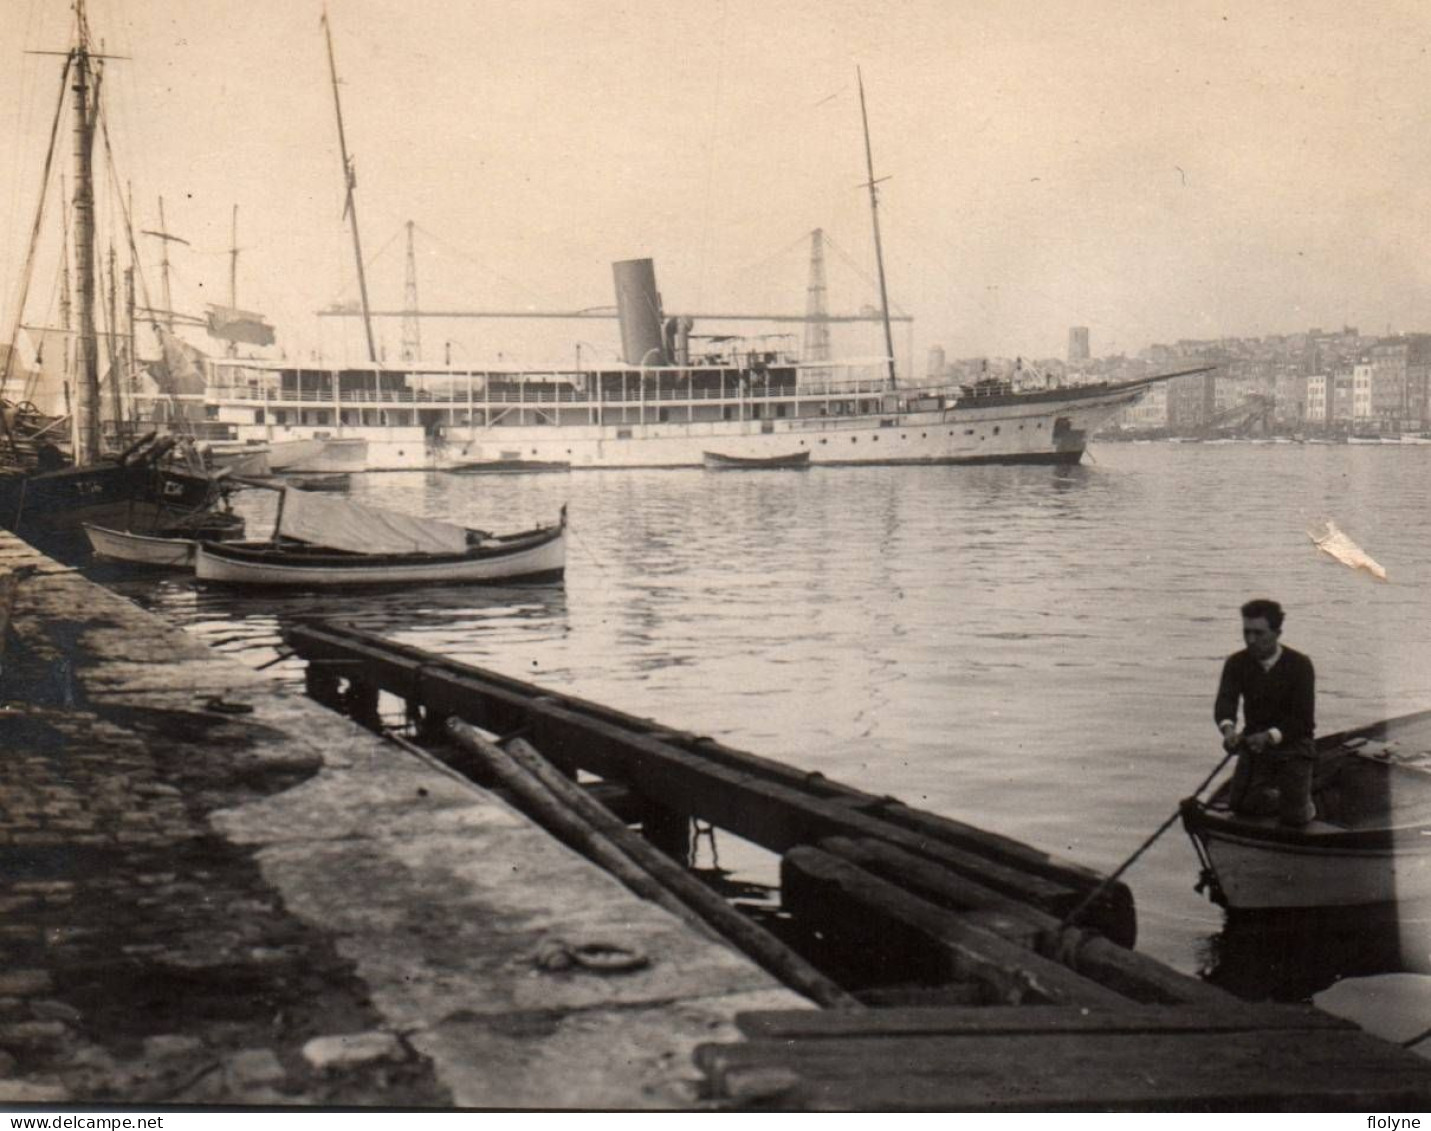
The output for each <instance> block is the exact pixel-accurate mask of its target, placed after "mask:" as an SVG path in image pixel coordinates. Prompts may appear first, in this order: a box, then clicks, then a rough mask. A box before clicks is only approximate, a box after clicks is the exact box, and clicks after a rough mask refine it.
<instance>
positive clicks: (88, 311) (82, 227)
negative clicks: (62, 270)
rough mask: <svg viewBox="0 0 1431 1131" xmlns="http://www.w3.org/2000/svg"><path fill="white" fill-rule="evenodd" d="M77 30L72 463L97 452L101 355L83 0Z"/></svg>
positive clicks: (88, 61)
mask: <svg viewBox="0 0 1431 1131" xmlns="http://www.w3.org/2000/svg"><path fill="white" fill-rule="evenodd" d="M75 16H76V20H77V21H78V31H77V33H76V37H75V46H74V49H73V50H72V51H71V52H70V59H71V65H72V67H73V69H74V86H73V87H71V90H72V92H73V94H74V111H75V196H74V225H75V280H76V283H77V284H78V286H77V292H78V294H77V303H76V315H77V317H76V330H77V336H76V339H75V344H76V347H77V376H78V379H79V390H78V392H79V403H78V405H77V408H78V409H79V418H80V427H79V447H78V449H77V450H76V451H75V465H76V466H80V467H82V466H84V465H85V464H87V463H93V462H94V461H95V460H96V459H98V458H99V454H100V438H99V437H100V429H99V357H98V352H99V351H98V343H97V342H96V341H95V333H94V299H95V296H94V165H93V159H94V114H95V111H96V107H95V106H94V105H93V104H92V102H91V99H90V79H91V66H92V61H91V59H90V53H89V43H88V35H89V29H88V27H87V25H86V21H85V13H84V0H75Z"/></svg>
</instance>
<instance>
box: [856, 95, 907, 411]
mask: <svg viewBox="0 0 1431 1131" xmlns="http://www.w3.org/2000/svg"><path fill="white" fill-rule="evenodd" d="M855 78H856V80H857V81H858V82H859V86H860V121H861V122H863V123H864V127H865V169H866V171H867V172H868V173H869V178H870V179H869V182H868V185H869V190H870V220H871V221H872V223H873V224H874V245H875V265H876V266H877V267H878V268H879V309H880V316H881V318H882V320H883V322H884V348H885V351H886V352H887V353H888V354H889V383H890V385H891V387H894V386H896V385H898V383H899V382H898V379H897V378H896V377H895V372H894V334H893V333H892V332H891V330H890V327H889V291H888V290H887V289H886V287H885V282H884V248H883V246H882V245H881V244H880V238H879V190H878V189H876V188H875V186H876V185H877V184H879V181H877V180H875V175H874V156H873V154H872V153H871V152H870V119H869V114H868V113H866V112H865V80H864V76H863V75H861V74H860V69H859V68H858V67H856V68H855ZM884 179H887V178H881V180H884Z"/></svg>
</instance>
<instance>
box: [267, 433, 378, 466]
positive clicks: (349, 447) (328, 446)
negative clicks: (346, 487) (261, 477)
mask: <svg viewBox="0 0 1431 1131" xmlns="http://www.w3.org/2000/svg"><path fill="white" fill-rule="evenodd" d="M268 467H269V470H270V471H271V472H274V473H283V474H287V473H289V472H340V471H346V472H353V471H366V470H368V440H367V439H366V438H365V437H363V436H359V435H351V436H349V435H345V436H310V437H306V438H299V439H289V440H279V441H276V442H274V443H272V444H270V445H269V451H268Z"/></svg>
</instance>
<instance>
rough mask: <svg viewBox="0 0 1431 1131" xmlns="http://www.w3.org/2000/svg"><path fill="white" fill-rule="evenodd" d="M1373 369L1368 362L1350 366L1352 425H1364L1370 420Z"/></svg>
mask: <svg viewBox="0 0 1431 1131" xmlns="http://www.w3.org/2000/svg"><path fill="white" fill-rule="evenodd" d="M1373 371H1374V367H1373V366H1372V363H1371V362H1370V361H1359V362H1357V364H1356V365H1354V366H1352V385H1351V419H1352V422H1353V423H1354V424H1357V425H1365V424H1366V423H1367V422H1368V421H1370V420H1372V419H1373V417H1372V411H1371V378H1372V373H1373Z"/></svg>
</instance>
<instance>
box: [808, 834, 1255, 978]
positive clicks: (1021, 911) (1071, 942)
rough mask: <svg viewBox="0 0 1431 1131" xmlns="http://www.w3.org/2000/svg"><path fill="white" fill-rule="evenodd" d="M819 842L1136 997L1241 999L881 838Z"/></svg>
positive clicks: (898, 882)
mask: <svg viewBox="0 0 1431 1131" xmlns="http://www.w3.org/2000/svg"><path fill="white" fill-rule="evenodd" d="M819 847H820V848H822V849H824V850H825V851H826V852H829V853H830V854H832V855H834V856H837V857H839V858H840V859H842V860H848V861H849V862H850V863H852V864H855V865H858V866H859V867H861V868H863V869H865V870H866V871H868V872H870V873H871V874H872V875H876V876H879V877H881V878H882V879H886V880H889V881H890V882H892V883H897V884H898V885H899V886H900V887H902V888H904V889H905V890H906V891H908V892H910V893H911V894H913V895H916V896H919V897H920V898H921V899H926V900H928V901H929V902H931V903H933V904H936V905H937V906H939V907H944V908H946V909H948V910H951V911H966V912H974V913H976V914H977V915H978V923H979V925H980V926H982V927H984V928H985V929H986V930H990V931H993V932H994V933H995V934H999V935H1002V936H1003V937H1005V938H1007V939H1009V940H1010V941H1011V942H1017V943H1019V944H1020V945H1023V946H1028V947H1031V948H1032V949H1034V950H1036V951H1038V952H1039V953H1040V954H1042V955H1044V957H1046V958H1051V959H1053V960H1055V961H1057V962H1061V963H1063V964H1064V965H1066V966H1069V967H1070V968H1072V969H1073V970H1076V971H1077V972H1079V973H1080V974H1083V975H1085V976H1086V977H1089V978H1092V979H1093V980H1094V981H1096V982H1098V983H1100V984H1101V985H1105V986H1107V987H1108V988H1110V989H1113V990H1117V991H1118V992H1119V993H1122V994H1126V995H1127V996H1129V997H1130V998H1133V999H1135V1000H1137V1001H1143V1002H1150V1003H1158V1002H1163V1003H1203V1004H1206V1005H1209V1006H1216V1005H1230V1004H1232V1003H1235V1002H1236V1001H1237V1000H1238V999H1237V998H1235V997H1233V995H1231V994H1229V993H1227V992H1226V991H1225V990H1221V989H1218V988H1217V987H1216V986H1213V985H1210V984H1208V983H1207V982H1204V981H1201V980H1199V979H1197V978H1193V977H1190V976H1188V975H1186V974H1182V973H1179V972H1178V971H1176V970H1173V969H1170V968H1169V967H1167V966H1164V965H1163V964H1162V963H1161V962H1158V961H1157V960H1156V959H1152V958H1149V957H1147V956H1146V955H1142V954H1139V953H1138V952H1137V951H1134V950H1129V949H1127V948H1125V947H1121V946H1118V945H1117V944H1115V943H1112V942H1109V941H1108V940H1107V939H1105V938H1103V937H1102V936H1100V935H1098V934H1095V933H1091V932H1088V931H1083V930H1080V929H1079V928H1077V927H1067V928H1065V927H1063V926H1062V924H1061V923H1060V922H1059V920H1058V919H1057V918H1056V917H1054V916H1052V915H1049V914H1048V913H1046V912H1044V911H1040V910H1039V909H1038V908H1037V907H1033V906H1031V905H1030V904H1027V903H1023V902H1020V901H1019V900H1017V899H1012V898H1010V897H1009V896H1006V895H1003V894H1002V893H1000V892H997V891H995V890H994V889H993V888H991V887H988V886H987V885H985V884H981V883H979V882H978V880H976V879H971V878H969V877H968V876H963V875H959V874H957V873H954V872H951V871H949V870H948V869H947V868H943V867H941V866H940V865H938V864H936V863H934V862H933V861H931V860H928V859H925V858H922V857H918V856H915V855H913V854H912V853H909V852H905V851H904V850H902V849H899V848H894V847H892V846H891V845H888V844H885V843H883V842H881V841H877V840H870V839H861V840H850V839H848V838H846V837H831V838H828V839H826V840H822V841H821V842H820V844H819Z"/></svg>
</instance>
